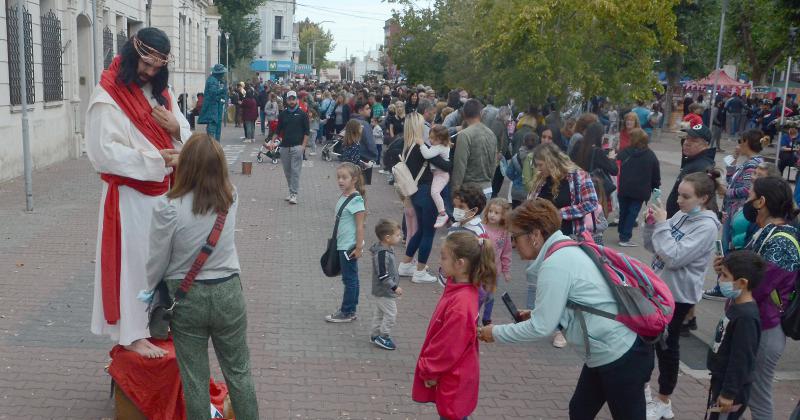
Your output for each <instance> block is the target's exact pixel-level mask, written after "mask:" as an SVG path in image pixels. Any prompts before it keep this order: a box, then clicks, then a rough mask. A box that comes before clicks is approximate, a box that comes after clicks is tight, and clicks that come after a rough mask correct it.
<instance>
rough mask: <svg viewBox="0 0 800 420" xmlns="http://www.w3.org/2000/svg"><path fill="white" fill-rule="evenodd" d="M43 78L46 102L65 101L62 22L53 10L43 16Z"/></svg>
mask: <svg viewBox="0 0 800 420" xmlns="http://www.w3.org/2000/svg"><path fill="white" fill-rule="evenodd" d="M42 78H43V82H44V83H43V84H44V100H45V102H47V101H61V100H63V99H64V80H63V79H64V69H63V67H62V66H61V21H60V20H59V19H58V16H56V14H55V13H54V12H53V11H52V10H51V11H49V12H48V13H47V14H45V15H44V16H42Z"/></svg>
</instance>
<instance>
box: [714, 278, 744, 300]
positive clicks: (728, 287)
mask: <svg viewBox="0 0 800 420" xmlns="http://www.w3.org/2000/svg"><path fill="white" fill-rule="evenodd" d="M719 291H720V292H721V293H722V296H725V297H726V298H728V299H736V298H738V297H739V295H741V294H742V291H741V289H734V288H733V282H732V281H721V282H719Z"/></svg>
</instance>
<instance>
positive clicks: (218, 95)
mask: <svg viewBox="0 0 800 420" xmlns="http://www.w3.org/2000/svg"><path fill="white" fill-rule="evenodd" d="M227 71H228V70H227V69H226V68H225V66H223V65H222V64H214V68H213V69H212V70H211V76H209V77H208V80H206V89H205V91H204V92H203V108H202V109H201V110H200V117H199V118H198V119H197V123H198V124H206V132H207V133H208V135H209V136H211V137H214V138H215V139H217V141H219V138H220V134H221V133H222V114H223V112H224V110H225V103H226V102H227V98H226V97H225V93H226V89H225V82H223V81H222V79H223V78H224V77H225V73H226V72H227Z"/></svg>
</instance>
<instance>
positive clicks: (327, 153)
mask: <svg viewBox="0 0 800 420" xmlns="http://www.w3.org/2000/svg"><path fill="white" fill-rule="evenodd" d="M342 140H344V137H342V136H341V135H339V134H331V138H330V139H328V140H327V141H326V142H325V144H324V145H323V146H322V151H321V152H320V155H321V156H322V159H324V160H325V161H326V162H330V161H331V160H333V159H339V156H341V154H342Z"/></svg>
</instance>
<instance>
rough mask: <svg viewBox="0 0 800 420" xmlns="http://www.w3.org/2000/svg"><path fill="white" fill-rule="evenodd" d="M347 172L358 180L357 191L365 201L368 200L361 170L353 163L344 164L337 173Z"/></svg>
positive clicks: (338, 168) (337, 169)
mask: <svg viewBox="0 0 800 420" xmlns="http://www.w3.org/2000/svg"><path fill="white" fill-rule="evenodd" d="M339 171H347V173H348V174H350V177H351V178H353V179H355V180H356V185H355V187H356V191H358V193H359V194H361V197H363V198H364V199H366V198H367V191H366V189H365V188H364V176H363V175H362V174H361V168H360V167H359V166H358V165H356V164H355V163H352V162H343V163H341V164H340V165H339V166H338V167H337V168H336V172H339Z"/></svg>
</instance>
